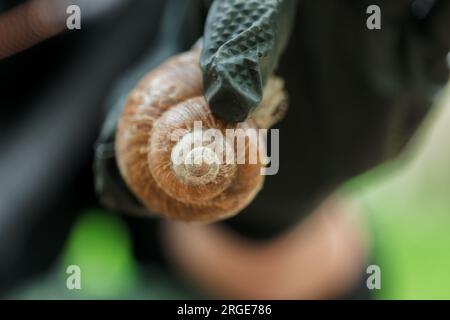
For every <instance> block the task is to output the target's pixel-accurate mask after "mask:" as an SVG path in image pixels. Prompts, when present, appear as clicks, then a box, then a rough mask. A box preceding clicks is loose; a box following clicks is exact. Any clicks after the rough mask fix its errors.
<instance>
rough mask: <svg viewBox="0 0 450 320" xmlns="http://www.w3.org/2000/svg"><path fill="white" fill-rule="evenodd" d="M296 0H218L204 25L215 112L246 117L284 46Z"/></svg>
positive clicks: (207, 81) (207, 80) (204, 59)
mask: <svg viewBox="0 0 450 320" xmlns="http://www.w3.org/2000/svg"><path fill="white" fill-rule="evenodd" d="M296 3H297V1H296V0H281V1H280V0H259V1H257V0H250V1H248V0H246V1H240V0H222V1H220V0H216V1H215V2H214V3H213V4H212V6H211V9H210V11H209V14H208V18H207V21H206V26H205V33H204V43H203V50H202V55H201V59H200V65H201V67H202V71H203V85H204V93H205V97H206V99H207V101H208V103H209V105H210V108H211V110H212V112H213V113H214V114H216V115H217V116H219V117H220V118H222V119H225V120H227V121H231V122H238V121H244V120H245V119H246V118H247V116H248V115H249V114H250V113H251V112H252V111H253V110H254V108H255V107H256V106H257V105H258V104H259V103H260V102H261V99H262V93H263V88H264V85H265V83H266V80H267V77H268V75H270V74H271V73H272V72H273V70H274V68H275V66H276V64H277V61H278V57H279V55H280V53H281V51H282V50H283V48H284V46H285V43H286V41H287V38H288V35H289V31H290V28H291V24H292V20H293V16H294V12H295V6H296Z"/></svg>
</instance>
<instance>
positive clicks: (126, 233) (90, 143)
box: [0, 0, 450, 299]
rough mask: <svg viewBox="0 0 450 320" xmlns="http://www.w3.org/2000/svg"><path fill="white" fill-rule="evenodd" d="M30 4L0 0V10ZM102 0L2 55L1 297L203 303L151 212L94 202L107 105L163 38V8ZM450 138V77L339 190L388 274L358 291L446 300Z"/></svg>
mask: <svg viewBox="0 0 450 320" xmlns="http://www.w3.org/2000/svg"><path fill="white" fill-rule="evenodd" d="M23 2H25V1H19V0H16V1H15V0H9V1H2V2H1V3H0V12H1V13H0V14H2V13H4V12H7V11H8V10H11V9H12V8H16V6H17V5H19V4H22V3H23ZM100 2H101V3H103V5H98V6H93V8H92V14H91V15H88V19H86V21H85V22H84V21H83V28H82V29H81V30H76V31H66V32H63V33H61V34H58V33H59V31H53V29H52V31H51V32H50V33H49V37H50V36H51V37H52V38H51V39H47V40H45V41H44V42H42V43H39V44H36V45H34V46H32V47H31V48H29V49H27V50H24V51H21V52H14V55H11V56H9V57H5V58H4V59H2V60H0V106H1V107H0V132H1V136H0V150H1V152H0V297H1V298H13V299H14V298H18V299H78V298H82V299H90V298H100V299H109V298H124V299H173V298H208V297H210V296H208V295H207V294H205V293H204V292H201V291H200V290H197V289H195V288H194V287H193V286H192V285H191V284H189V283H188V282H187V281H185V279H184V278H183V277H180V275H179V273H177V272H175V271H174V269H176V268H174V267H173V266H171V265H170V264H169V263H168V261H167V259H166V258H165V257H164V252H163V249H161V246H159V245H157V243H158V242H159V240H158V237H159V232H160V231H159V229H158V227H157V225H156V224H155V223H154V221H153V220H151V219H144V218H137V217H133V216H128V215H121V214H117V213H113V212H111V211H108V210H107V209H105V208H103V207H102V206H101V205H100V204H99V202H98V200H97V198H96V195H95V192H94V182H93V173H92V163H93V157H94V145H95V141H96V138H97V135H98V132H99V130H100V127H101V124H102V122H103V120H104V117H105V115H106V113H107V110H105V107H104V106H105V104H106V103H105V100H106V99H107V97H109V95H110V92H111V91H113V90H114V89H115V88H116V85H117V79H119V78H120V77H121V76H123V74H124V73H125V70H127V69H128V68H129V67H130V66H132V65H134V64H135V63H136V62H138V61H140V60H142V59H143V57H145V56H146V55H148V54H149V52H153V53H152V54H154V52H155V47H157V46H158V45H160V42H159V41H160V38H161V33H160V32H159V27H158V26H159V25H160V22H161V18H162V16H163V11H164V6H165V3H166V2H165V1H164V0H151V1H144V0H135V1H129V0H121V1H118V0H117V1H106V0H105V1H99V2H98V3H100ZM88 11H89V10H88ZM1 19H2V18H1V17H0V26H1V25H2V24H1ZM189 27H190V28H202V26H201V25H199V26H192V25H191V26H189ZM1 32H2V30H0V34H1ZM449 32H450V30H449ZM57 34H58V35H57ZM43 38H46V36H43ZM31 41H32V42H38V41H36V40H35V38H33V39H31ZM186 41H187V42H189V41H190V42H192V41H191V39H189V40H186ZM0 44H2V39H0ZM25 47H27V46H25ZM169 51H170V50H169ZM156 55H157V54H156ZM163 56H164V53H161V57H157V58H155V59H156V60H158V59H159V60H161V59H162V57H163ZM449 61H450V59H449ZM449 63H450V62H449ZM449 137H450V87H449V86H447V87H446V88H445V90H443V91H442V92H441V93H440V94H439V96H438V97H437V98H436V100H435V102H434V106H433V108H432V110H431V112H430V113H429V114H428V116H427V118H426V119H425V121H424V122H423V124H422V125H421V127H420V129H419V131H418V132H417V133H416V134H415V135H414V137H413V138H412V140H411V141H410V142H409V143H408V146H407V148H406V150H405V151H404V152H403V153H402V155H401V156H400V157H399V158H397V159H395V160H393V161H390V162H388V163H385V164H383V165H381V166H379V167H377V168H375V169H373V170H371V171H369V172H367V173H365V174H363V175H361V176H358V177H355V178H353V179H352V180H351V181H348V183H346V184H345V185H344V186H343V187H342V190H344V192H346V193H347V194H348V195H349V196H350V197H352V198H353V199H355V201H357V202H358V203H361V208H362V209H361V212H359V214H360V215H361V216H362V219H363V220H364V221H365V223H366V224H367V225H369V227H368V229H369V230H370V231H369V237H370V238H371V240H370V243H371V245H370V250H371V252H370V255H371V256H372V257H373V261H370V263H375V264H377V265H379V266H380V268H381V270H382V288H381V289H380V290H374V291H370V292H369V291H367V290H358V289H355V292H354V293H353V294H352V295H351V297H352V298H362V299H366V298H381V299H422V298H424V299H432V298H439V299H450V139H449ZM367 263H368V264H369V261H368V262H367ZM69 265H78V266H80V268H81V270H82V279H83V280H82V285H83V288H82V290H68V289H67V287H66V279H67V277H68V274H67V273H66V268H67V266H69ZM361 274H362V279H361V286H362V287H364V286H365V279H366V276H367V275H366V273H365V269H363V270H361ZM268 276H270V275H268ZM344 297H345V295H344ZM336 298H339V297H336Z"/></svg>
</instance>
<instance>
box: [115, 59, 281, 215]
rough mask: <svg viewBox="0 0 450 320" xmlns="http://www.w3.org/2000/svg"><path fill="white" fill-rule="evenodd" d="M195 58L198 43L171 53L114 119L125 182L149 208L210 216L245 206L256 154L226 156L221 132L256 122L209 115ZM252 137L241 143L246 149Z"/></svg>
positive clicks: (227, 143)
mask: <svg viewBox="0 0 450 320" xmlns="http://www.w3.org/2000/svg"><path fill="white" fill-rule="evenodd" d="M198 61H199V51H198V50H196V51H189V52H187V53H183V54H180V55H178V56H175V57H173V58H171V59H169V60H167V61H166V62H165V63H163V64H162V65H161V66H159V67H158V68H156V69H154V70H153V71H151V72H150V73H149V74H148V75H147V76H146V77H145V78H144V79H143V80H142V81H141V82H140V83H139V84H138V86H137V87H136V88H135V89H134V90H133V91H132V92H131V94H130V95H129V97H128V100H127V103H126V106H125V109H124V111H123V114H122V116H121V118H120V119H119V122H118V125H117V131H116V158H117V164H118V167H119V170H120V173H121V175H122V177H123V178H124V180H125V182H126V184H127V186H128V187H129V188H130V189H131V190H132V192H133V193H134V194H135V195H136V197H137V198H138V199H139V200H140V201H141V202H142V203H143V204H144V205H145V206H146V207H147V208H148V209H149V212H151V213H158V214H161V215H163V216H165V217H167V218H171V219H177V220H184V221H204V222H211V221H214V220H218V219H222V218H226V217H229V216H231V215H233V214H236V213H237V212H239V211H240V210H242V209H243V208H244V207H245V206H247V205H248V204H249V203H250V202H251V201H252V200H253V198H254V197H255V196H256V194H257V193H258V191H259V190H260V188H261V187H262V184H263V180H264V176H262V175H261V174H260V170H261V168H262V167H263V165H262V163H261V161H260V159H258V161H257V163H247V162H245V163H243V164H236V163H235V162H230V163H228V162H227V161H224V160H225V158H224V155H225V156H228V155H230V154H231V156H232V157H234V156H235V155H234V148H235V145H234V141H232V140H229V139H228V138H227V137H226V134H225V131H226V130H227V129H236V128H239V129H244V130H246V129H256V128H257V123H258V122H257V121H256V119H255V121H254V120H248V121H246V122H242V123H239V124H229V123H225V122H224V121H222V120H220V119H218V118H216V117H214V116H213V114H212V113H211V111H210V109H209V107H208V105H207V102H206V101H205V99H204V97H203V95H202V86H201V84H202V81H201V72H200V67H199V62H198ZM281 87H282V86H281ZM197 123H200V124H201V128H200V129H198V128H197V127H196V124H197ZM210 129H214V130H210ZM211 131H212V132H213V133H214V134H212V135H211V134H210V133H211ZM252 143H254V142H252V141H246V142H245V148H246V151H247V150H248V149H251V148H253V147H254V146H253V145H252ZM260 147H263V146H261V145H259V144H258V146H257V148H260ZM217 150H222V151H223V153H217Z"/></svg>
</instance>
